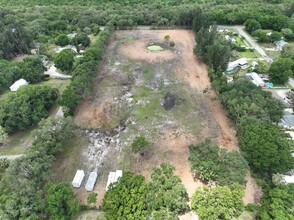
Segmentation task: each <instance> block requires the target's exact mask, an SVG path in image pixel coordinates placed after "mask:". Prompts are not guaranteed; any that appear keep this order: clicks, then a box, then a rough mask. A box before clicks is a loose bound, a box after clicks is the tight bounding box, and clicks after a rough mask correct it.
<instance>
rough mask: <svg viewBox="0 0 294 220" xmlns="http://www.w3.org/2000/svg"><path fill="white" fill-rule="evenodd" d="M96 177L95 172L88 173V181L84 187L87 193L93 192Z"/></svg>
mask: <svg viewBox="0 0 294 220" xmlns="http://www.w3.org/2000/svg"><path fill="white" fill-rule="evenodd" d="M97 176H98V174H97V172H91V173H90V175H89V178H88V181H87V183H86V187H85V188H86V190H87V191H89V192H91V191H93V189H94V186H95V183H96V180H97Z"/></svg>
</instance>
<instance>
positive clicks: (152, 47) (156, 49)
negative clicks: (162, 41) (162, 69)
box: [147, 45, 164, 52]
mask: <svg viewBox="0 0 294 220" xmlns="http://www.w3.org/2000/svg"><path fill="white" fill-rule="evenodd" d="M147 49H148V50H150V51H152V52H154V51H162V50H164V49H163V48H162V47H161V46H158V45H152V46H149V47H147Z"/></svg>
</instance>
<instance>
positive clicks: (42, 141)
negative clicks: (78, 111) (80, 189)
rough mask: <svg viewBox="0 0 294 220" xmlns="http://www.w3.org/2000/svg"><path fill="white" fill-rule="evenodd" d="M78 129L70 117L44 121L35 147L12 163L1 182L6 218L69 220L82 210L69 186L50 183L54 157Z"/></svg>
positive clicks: (0, 211) (0, 197) (1, 205)
mask: <svg viewBox="0 0 294 220" xmlns="http://www.w3.org/2000/svg"><path fill="white" fill-rule="evenodd" d="M74 131H75V125H74V123H73V121H72V120H71V119H70V118H57V119H52V118H48V119H46V120H42V121H41V122H40V124H39V129H37V130H36V131H35V133H34V135H33V137H34V140H33V143H32V147H31V148H29V149H28V150H27V152H26V153H25V155H24V156H22V157H21V158H18V159H15V160H14V161H13V162H11V163H10V165H9V167H8V168H7V170H6V174H5V175H4V177H3V178H2V179H1V181H0V215H1V217H2V218H4V219H45V218H47V217H48V216H51V219H69V218H70V216H71V215H72V214H74V213H76V212H77V211H78V210H79V206H78V203H77V201H75V200H76V199H75V198H76V197H75V195H74V194H73V192H72V189H71V187H70V186H69V185H67V184H66V186H65V185H64V184H57V186H56V185H55V184H50V183H48V181H49V180H50V178H51V177H52V176H53V172H52V162H53V160H54V157H55V155H56V154H57V153H59V152H61V151H62V150H63V149H64V145H65V144H66V142H67V141H68V140H70V139H71V138H73V137H74V136H75V134H74ZM46 183H48V185H47V186H46V187H45V184H46ZM57 189H59V190H57ZM61 192H64V193H61ZM57 197H58V198H59V199H56V198H57ZM62 210H66V211H65V212H62ZM56 211H58V213H59V215H56Z"/></svg>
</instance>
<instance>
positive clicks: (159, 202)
mask: <svg viewBox="0 0 294 220" xmlns="http://www.w3.org/2000/svg"><path fill="white" fill-rule="evenodd" d="M174 171H175V168H174V167H173V166H171V165H170V164H166V163H164V164H161V165H160V168H154V170H153V172H152V175H151V181H150V182H149V183H148V191H147V207H148V211H149V213H152V214H153V215H155V212H157V213H156V215H159V213H162V212H165V215H170V214H168V213H173V214H174V215H176V214H180V213H184V212H186V211H188V210H189V206H188V194H187V192H186V189H185V187H184V185H183V184H182V181H181V179H180V178H179V177H178V176H174Z"/></svg>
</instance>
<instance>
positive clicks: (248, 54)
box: [240, 50, 260, 58]
mask: <svg viewBox="0 0 294 220" xmlns="http://www.w3.org/2000/svg"><path fill="white" fill-rule="evenodd" d="M240 57H242V58H243V57H244V58H257V57H260V54H259V53H258V52H256V51H254V52H251V51H249V50H247V51H246V52H240Z"/></svg>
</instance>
